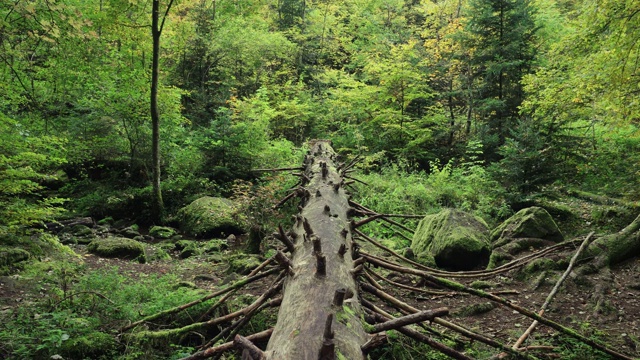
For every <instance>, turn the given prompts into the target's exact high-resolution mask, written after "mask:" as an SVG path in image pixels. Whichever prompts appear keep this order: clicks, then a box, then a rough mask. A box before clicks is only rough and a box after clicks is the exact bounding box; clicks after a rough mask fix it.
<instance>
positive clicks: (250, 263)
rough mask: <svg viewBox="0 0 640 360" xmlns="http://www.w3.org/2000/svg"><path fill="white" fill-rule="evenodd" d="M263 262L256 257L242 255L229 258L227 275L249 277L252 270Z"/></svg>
mask: <svg viewBox="0 0 640 360" xmlns="http://www.w3.org/2000/svg"><path fill="white" fill-rule="evenodd" d="M261 263H262V261H261V260H260V259H259V258H258V257H257V256H254V255H247V254H240V255H236V256H233V257H231V258H229V267H228V268H227V273H228V274H231V273H235V274H239V275H247V274H249V273H250V272H251V270H253V269H255V268H257V267H258V266H259V265H260V264H261Z"/></svg>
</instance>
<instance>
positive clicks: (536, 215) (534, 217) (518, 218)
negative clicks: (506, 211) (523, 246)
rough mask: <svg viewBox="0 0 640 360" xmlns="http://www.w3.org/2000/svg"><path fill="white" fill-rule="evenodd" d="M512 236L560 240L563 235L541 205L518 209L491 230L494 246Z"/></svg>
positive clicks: (562, 238) (503, 242) (501, 243)
mask: <svg viewBox="0 0 640 360" xmlns="http://www.w3.org/2000/svg"><path fill="white" fill-rule="evenodd" d="M513 238H539V239H545V240H550V241H554V242H560V241H563V240H564V235H562V233H561V232H560V229H558V225H556V223H555V221H553V218H552V217H551V215H549V213H548V212H547V211H546V210H545V209H543V208H541V207H537V206H534V207H530V208H526V209H522V210H520V211H518V212H517V213H516V214H515V215H513V216H512V217H510V218H509V219H507V220H506V221H505V222H503V223H502V224H500V226H498V227H497V228H496V229H495V230H493V231H492V232H491V240H492V241H493V242H494V247H500V246H502V245H505V244H507V243H508V242H509V240H510V239H513Z"/></svg>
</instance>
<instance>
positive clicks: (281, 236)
mask: <svg viewBox="0 0 640 360" xmlns="http://www.w3.org/2000/svg"><path fill="white" fill-rule="evenodd" d="M277 238H278V240H280V241H282V243H283V244H284V246H286V247H287V250H289V253H291V254H293V251H294V250H295V247H294V245H293V241H291V239H290V238H289V237H288V236H287V234H285V232H284V229H282V225H280V224H278V236H277Z"/></svg>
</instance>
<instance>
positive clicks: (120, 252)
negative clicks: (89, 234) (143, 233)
mask: <svg viewBox="0 0 640 360" xmlns="http://www.w3.org/2000/svg"><path fill="white" fill-rule="evenodd" d="M87 250H89V252H91V253H93V254H96V255H98V256H103V257H118V258H124V259H138V260H139V261H141V262H144V261H146V257H145V252H144V247H143V246H142V243H140V242H138V241H135V240H131V239H125V238H119V237H110V238H106V239H96V240H94V241H92V242H91V244H89V245H88V246H87Z"/></svg>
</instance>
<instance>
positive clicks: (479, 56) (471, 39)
mask: <svg viewBox="0 0 640 360" xmlns="http://www.w3.org/2000/svg"><path fill="white" fill-rule="evenodd" d="M468 11H469V12H468V14H469V15H468V16H469V20H468V21H467V23H466V25H465V27H464V33H463V36H462V41H463V43H464V44H465V45H466V46H467V47H470V48H472V49H473V50H472V56H471V57H470V60H469V61H470V66H471V68H472V76H473V78H474V80H475V81H474V83H475V92H476V94H477V95H476V96H475V97H474V98H475V100H474V102H475V104H471V105H473V108H475V109H476V110H475V111H476V115H479V117H480V120H481V121H482V125H483V126H482V130H483V134H482V135H483V137H484V139H483V141H484V143H485V149H487V151H488V152H487V158H488V159H489V160H492V158H494V157H495V155H496V153H497V152H496V151H497V149H498V147H499V146H500V145H502V144H504V142H505V139H506V137H507V136H508V134H509V132H510V128H511V126H512V125H513V124H515V121H516V119H517V116H518V108H519V106H520V104H521V103H522V100H523V98H524V92H523V89H522V85H521V83H520V81H521V79H522V77H523V76H524V75H525V74H527V73H529V72H530V70H531V67H532V65H533V61H534V58H535V56H534V55H535V49H534V46H533V45H534V39H535V38H534V37H535V34H536V30H537V28H536V25H535V22H534V19H533V12H534V10H533V7H532V6H531V3H530V1H529V0H471V1H470V3H469V9H468Z"/></svg>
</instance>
